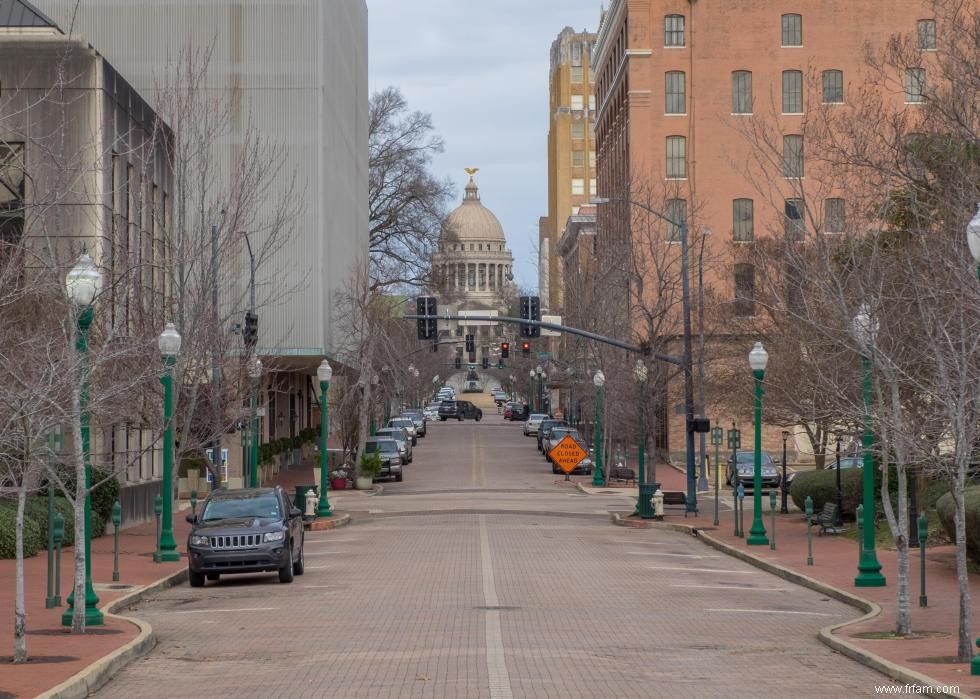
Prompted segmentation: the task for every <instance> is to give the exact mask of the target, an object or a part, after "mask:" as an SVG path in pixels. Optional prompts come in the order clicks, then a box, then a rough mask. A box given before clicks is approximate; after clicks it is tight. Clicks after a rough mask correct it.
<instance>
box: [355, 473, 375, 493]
mask: <svg viewBox="0 0 980 699" xmlns="http://www.w3.org/2000/svg"><path fill="white" fill-rule="evenodd" d="M372 486H374V479H373V478H371V476H358V477H357V489H358V490H371V488H372Z"/></svg>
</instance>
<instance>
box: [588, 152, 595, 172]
mask: <svg viewBox="0 0 980 699" xmlns="http://www.w3.org/2000/svg"><path fill="white" fill-rule="evenodd" d="M589 167H590V168H593V169H595V151H594V150H590V151H589Z"/></svg>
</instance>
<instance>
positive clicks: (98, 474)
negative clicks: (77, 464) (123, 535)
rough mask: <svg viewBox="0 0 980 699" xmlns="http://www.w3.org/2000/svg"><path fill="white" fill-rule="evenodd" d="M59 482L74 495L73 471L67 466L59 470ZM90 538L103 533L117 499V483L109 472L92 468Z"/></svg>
mask: <svg viewBox="0 0 980 699" xmlns="http://www.w3.org/2000/svg"><path fill="white" fill-rule="evenodd" d="M60 476H61V482H62V483H64V484H65V490H66V491H67V492H69V493H71V494H72V496H74V494H75V470H74V469H73V468H70V467H68V466H64V467H62V469H61V473H60ZM92 484H93V485H94V487H93V488H92V495H91V498H92V536H93V537H99V536H102V535H103V534H104V533H105V525H106V522H108V521H109V518H110V517H111V516H112V506H113V505H114V504H115V503H116V500H118V499H119V481H118V480H117V479H116V478H115V477H114V476H113V474H112V473H111V472H110V471H104V470H102V469H101V468H98V467H96V466H93V467H92Z"/></svg>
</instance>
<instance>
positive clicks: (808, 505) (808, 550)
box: [803, 495, 813, 566]
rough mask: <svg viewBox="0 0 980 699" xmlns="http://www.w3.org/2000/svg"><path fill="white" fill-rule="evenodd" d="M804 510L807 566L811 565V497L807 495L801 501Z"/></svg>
mask: <svg viewBox="0 0 980 699" xmlns="http://www.w3.org/2000/svg"><path fill="white" fill-rule="evenodd" d="M803 506H804V511H805V512H806V564H807V565H808V566H812V565H813V532H811V531H810V525H812V524H813V498H811V497H810V496H809V495H807V496H806V500H805V501H804V503H803Z"/></svg>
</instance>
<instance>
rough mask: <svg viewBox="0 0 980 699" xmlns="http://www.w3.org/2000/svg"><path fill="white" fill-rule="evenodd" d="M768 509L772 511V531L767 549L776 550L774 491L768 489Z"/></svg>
mask: <svg viewBox="0 0 980 699" xmlns="http://www.w3.org/2000/svg"><path fill="white" fill-rule="evenodd" d="M769 511H770V512H772V526H771V528H772V532H771V533H770V536H769V550H770V551H775V550H776V491H775V490H770V491H769Z"/></svg>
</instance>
